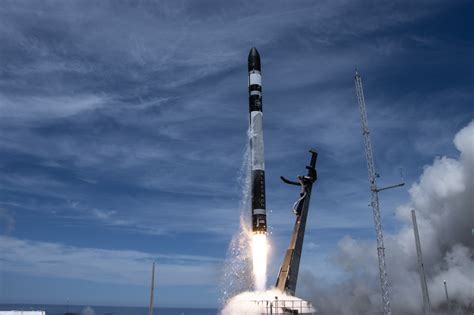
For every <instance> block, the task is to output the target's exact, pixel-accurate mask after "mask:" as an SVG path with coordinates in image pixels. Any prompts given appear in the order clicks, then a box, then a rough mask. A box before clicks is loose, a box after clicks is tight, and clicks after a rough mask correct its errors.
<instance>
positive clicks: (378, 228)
mask: <svg viewBox="0 0 474 315" xmlns="http://www.w3.org/2000/svg"><path fill="white" fill-rule="evenodd" d="M355 88H356V94H357V102H358V103H359V111H360V120H361V123H362V135H363V136H364V146H365V157H366V159H367V170H368V173H369V183H370V193H371V202H370V205H371V206H372V210H373V213H374V224H375V234H376V236H377V255H378V261H379V273H380V286H381V289H382V302H383V313H384V315H390V314H391V313H392V308H391V306H390V293H389V283H388V279H387V271H386V268H385V247H384V244H383V232H382V220H381V218H380V208H379V194H378V193H379V191H382V190H387V189H391V188H395V187H400V186H403V185H404V183H401V184H398V185H393V186H388V187H384V188H380V189H379V188H378V187H377V180H376V178H377V176H378V175H377V173H376V172H375V164H374V156H373V152H372V143H371V141H370V131H369V123H368V120H367V112H366V110H365V99H364V90H363V88H362V78H361V76H360V74H359V73H358V72H357V71H356V73H355Z"/></svg>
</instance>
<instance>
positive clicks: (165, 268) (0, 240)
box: [0, 236, 221, 286]
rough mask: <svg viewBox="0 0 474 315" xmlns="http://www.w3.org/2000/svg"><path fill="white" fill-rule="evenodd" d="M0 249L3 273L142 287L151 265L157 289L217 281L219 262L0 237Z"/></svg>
mask: <svg viewBox="0 0 474 315" xmlns="http://www.w3.org/2000/svg"><path fill="white" fill-rule="evenodd" d="M0 249H1V251H2V264H1V266H2V271H3V272H15V273H21V274H27V275H32V276H49V277H53V278H73V279H82V280H89V281H93V282H105V283H111V284H112V283H120V284H135V285H144V286H145V285H148V284H149V278H150V266H151V263H152V262H153V261H156V262H157V265H158V266H157V272H158V273H159V276H160V285H165V286H173V285H183V284H186V285H206V284H208V283H209V279H215V278H216V277H217V275H216V272H217V270H218V265H219V263H220V262H221V260H220V259H216V258H212V257H206V256H191V255H162V254H156V253H145V252H139V251H132V250H105V249H99V248H80V247H74V246H67V245H63V244H61V243H48V242H37V241H29V240H21V239H16V238H13V237H7V236H0Z"/></svg>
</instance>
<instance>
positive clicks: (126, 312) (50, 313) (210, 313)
mask: <svg viewBox="0 0 474 315" xmlns="http://www.w3.org/2000/svg"><path fill="white" fill-rule="evenodd" d="M11 310H19V311H20V310H22V311H28V310H42V311H46V315H64V314H65V313H74V314H77V315H148V308H147V307H124V306H87V305H69V306H68V305H40V304H0V311H11ZM217 312H218V311H217V309H211V308H207V309H206V308H184V307H183V308H179V307H173V308H171V307H170V308H167V307H166V308H165V307H163V308H162V307H158V308H155V309H154V312H153V314H154V315H216V314H217Z"/></svg>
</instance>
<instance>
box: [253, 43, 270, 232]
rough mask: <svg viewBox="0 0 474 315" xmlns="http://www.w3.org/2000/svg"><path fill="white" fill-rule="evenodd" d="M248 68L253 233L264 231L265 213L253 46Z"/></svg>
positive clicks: (258, 73)
mask: <svg viewBox="0 0 474 315" xmlns="http://www.w3.org/2000/svg"><path fill="white" fill-rule="evenodd" d="M248 70H249V82H248V83H249V113H250V151H251V152H250V155H251V168H252V231H253V232H255V233H266V232H267V214H266V205H265V166H264V165H265V164H264V153H263V130H262V118H263V113H262V84H261V65H260V56H259V54H258V51H257V49H255V48H252V49H251V50H250V53H249V59H248Z"/></svg>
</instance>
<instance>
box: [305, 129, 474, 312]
mask: <svg viewBox="0 0 474 315" xmlns="http://www.w3.org/2000/svg"><path fill="white" fill-rule="evenodd" d="M473 139H474V121H471V123H470V124H469V125H468V126H466V127H465V128H463V129H462V130H460V131H459V132H458V133H457V134H456V136H455V138H454V144H455V146H456V148H457V149H458V150H459V151H460V156H459V157H458V158H456V159H454V158H449V157H446V156H443V157H440V158H436V159H435V160H434V162H433V164H432V165H429V166H425V168H424V170H423V174H422V175H421V177H420V179H419V181H418V182H417V183H415V184H413V185H412V187H411V188H410V189H409V193H410V196H411V200H410V202H409V203H408V204H405V205H402V206H400V207H398V208H397V210H396V215H397V218H398V219H399V220H400V221H401V222H402V223H403V228H401V230H400V231H399V232H398V233H397V234H395V235H389V234H385V240H386V242H385V247H386V256H387V271H388V276H389V279H390V281H391V296H392V299H391V300H392V308H393V313H394V314H420V313H422V295H421V287H420V277H419V273H418V265H417V258H416V248H415V243H414V235H413V227H412V222H411V215H410V210H411V209H415V210H416V214H417V221H418V227H419V232H420V239H421V246H422V251H423V260H424V267H425V272H426V276H427V281H428V290H429V294H430V300H431V306H432V308H433V310H434V313H440V314H441V313H445V312H446V309H447V304H446V297H445V293H444V286H443V280H446V281H447V283H448V290H449V297H450V300H451V311H452V314H471V313H472V311H473V308H474V304H473V303H474V302H473V300H474V298H473V297H474V294H473V290H474V289H473V288H474V285H473V283H474V282H473V280H474V259H473V247H472V242H473V235H472V228H473V227H474V214H473V205H474V203H473V194H474V190H473V182H474V143H473V142H474V140H473ZM375 248H376V245H375V242H374V241H358V240H354V239H352V238H351V237H345V238H343V239H342V240H341V241H340V242H339V244H338V250H337V254H336V255H335V257H334V259H335V261H336V263H337V264H338V265H339V266H341V267H342V268H343V269H344V270H345V271H347V272H348V274H349V275H350V276H351V278H350V279H348V280H347V281H345V282H343V283H340V284H337V285H334V286H331V287H329V288H327V287H324V288H323V287H322V286H321V285H318V284H319V283H320V282H319V281H318V279H316V276H315V275H312V274H305V275H304V276H303V275H302V276H301V277H300V278H301V285H302V286H303V287H304V288H305V289H306V290H307V291H309V292H312V295H313V297H312V302H313V303H314V305H315V307H316V308H317V309H318V310H319V311H320V313H319V314H380V312H381V309H382V306H381V304H382V303H381V295H380V285H379V276H378V268H377V255H376V250H375Z"/></svg>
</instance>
